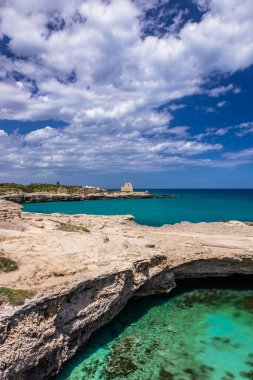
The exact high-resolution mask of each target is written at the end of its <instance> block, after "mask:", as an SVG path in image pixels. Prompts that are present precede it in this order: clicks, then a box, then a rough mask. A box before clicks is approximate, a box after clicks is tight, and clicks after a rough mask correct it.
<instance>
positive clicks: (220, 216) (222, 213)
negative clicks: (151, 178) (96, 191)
mask: <svg viewBox="0 0 253 380" xmlns="http://www.w3.org/2000/svg"><path fill="white" fill-rule="evenodd" d="M149 191H150V192H151V193H153V194H174V195H176V196H177V198H171V199H170V198H169V199H166V198H165V199H111V200H99V201H97V200H95V201H81V202H50V203H33V204H25V205H24V211H31V212H39V213H53V212H59V213H67V214H94V215H124V214H131V215H133V216H135V220H136V222H137V223H140V224H147V225H152V226H161V225H163V224H173V223H178V222H181V221H189V222H214V221H224V220H241V221H253V190H175V189H173V190H172V189H169V190H155V189H152V190H149Z"/></svg>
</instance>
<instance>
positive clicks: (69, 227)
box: [58, 222, 90, 232]
mask: <svg viewBox="0 0 253 380" xmlns="http://www.w3.org/2000/svg"><path fill="white" fill-rule="evenodd" d="M58 230H61V231H65V232H90V230H89V229H88V228H87V227H83V226H76V225H74V224H69V223H62V222H61V223H59V225H58Z"/></svg>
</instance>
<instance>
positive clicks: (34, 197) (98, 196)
mask: <svg viewBox="0 0 253 380" xmlns="http://www.w3.org/2000/svg"><path fill="white" fill-rule="evenodd" d="M142 198H147V199H152V198H175V196H173V195H168V194H164V195H152V194H149V193H145V192H138V193H137V192H136V193H134V192H133V193H130V192H129V193H127V192H125V193H124V192H122V193H120V192H115V193H107V192H100V193H91V194H89V193H87V194H64V193H63V194H60V193H59V194H50V193H37V194H9V195H4V196H2V199H5V200H8V201H11V202H15V203H38V202H64V201H85V200H86V201H88V200H103V199H142Z"/></svg>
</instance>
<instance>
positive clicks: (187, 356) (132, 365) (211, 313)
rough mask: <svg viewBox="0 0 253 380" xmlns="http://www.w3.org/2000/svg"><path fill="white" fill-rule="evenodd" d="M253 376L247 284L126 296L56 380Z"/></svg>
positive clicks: (252, 316) (252, 312) (251, 299)
mask: <svg viewBox="0 0 253 380" xmlns="http://www.w3.org/2000/svg"><path fill="white" fill-rule="evenodd" d="M252 378H253V290H229V289H192V290H188V291H184V292H181V293H179V292H178V291H177V293H176V294H175V295H174V296H173V297H172V296H166V297H165V296H163V297H162V296H159V297H149V298H146V299H141V300H137V301H132V302H130V303H129V304H128V305H127V307H126V308H125V309H124V310H123V311H122V312H121V313H120V314H119V315H118V316H117V317H116V318H115V319H114V321H112V322H111V323H110V324H109V325H107V326H106V327H104V328H102V329H101V330H100V331H98V332H97V333H95V334H94V335H93V336H92V337H91V339H90V342H89V343H88V345H87V346H86V347H85V348H84V349H82V350H81V351H80V353H79V354H77V355H76V357H75V358H74V359H73V360H71V361H70V362H69V363H68V364H67V365H66V366H65V368H64V369H63V371H62V372H61V373H60V374H59V375H58V376H57V377H56V380H109V379H115V380H123V379H128V380H195V379H196V380H232V379H238V380H241V379H252Z"/></svg>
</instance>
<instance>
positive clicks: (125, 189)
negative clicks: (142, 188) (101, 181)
mask: <svg viewBox="0 0 253 380" xmlns="http://www.w3.org/2000/svg"><path fill="white" fill-rule="evenodd" d="M120 191H122V192H123V193H133V191H134V189H133V185H132V184H131V182H126V183H125V184H124V185H123V186H122V188H121V189H120Z"/></svg>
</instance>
